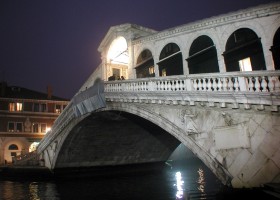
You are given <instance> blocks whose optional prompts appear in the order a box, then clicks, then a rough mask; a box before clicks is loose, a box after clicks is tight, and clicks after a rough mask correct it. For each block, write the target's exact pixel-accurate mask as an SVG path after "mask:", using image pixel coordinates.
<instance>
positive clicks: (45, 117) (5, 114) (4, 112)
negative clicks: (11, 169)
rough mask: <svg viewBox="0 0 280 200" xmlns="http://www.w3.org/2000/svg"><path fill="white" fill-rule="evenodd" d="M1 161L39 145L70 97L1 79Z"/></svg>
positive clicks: (29, 150)
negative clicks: (13, 84) (28, 87)
mask: <svg viewBox="0 0 280 200" xmlns="http://www.w3.org/2000/svg"><path fill="white" fill-rule="evenodd" d="M0 89H1V93H0V165H5V164H9V163H12V162H13V157H16V156H19V155H24V154H26V153H28V152H31V151H34V150H35V149H36V144H37V143H38V142H40V140H41V139H42V138H43V137H44V135H45V134H46V133H47V132H48V130H50V129H51V127H52V125H53V123H54V121H55V120H56V118H57V117H58V116H59V114H60V113H61V112H62V111H63V110H64V109H65V107H66V106H67V104H68V103H69V100H68V99H65V98H60V97H57V96H53V95H52V89H51V87H48V88H47V93H41V92H37V91H34V90H30V89H26V88H23V87H18V86H8V84H7V83H6V82H1V83H0Z"/></svg>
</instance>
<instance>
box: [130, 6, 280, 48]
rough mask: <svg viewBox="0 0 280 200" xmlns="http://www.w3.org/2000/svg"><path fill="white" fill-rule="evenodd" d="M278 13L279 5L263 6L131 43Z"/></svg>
mask: <svg viewBox="0 0 280 200" xmlns="http://www.w3.org/2000/svg"><path fill="white" fill-rule="evenodd" d="M279 13H280V3H271V4H264V5H260V6H257V7H252V8H248V9H243V10H239V11H236V12H231V13H227V14H223V15H219V16H214V17H211V18H208V19H203V20H199V21H196V22H192V23H189V24H185V25H182V26H178V27H174V28H170V29H167V30H164V31H161V32H158V33H155V34H152V35H150V36H147V37H142V38H139V39H137V40H134V41H133V42H132V44H133V45H136V44H141V43H144V42H147V41H151V40H159V39H162V38H167V37H169V36H171V35H172V36H174V35H176V34H178V35H179V34H183V33H184V34H186V33H190V32H193V31H197V30H203V29H209V28H212V27H217V26H223V25H225V24H229V23H233V22H238V21H244V20H248V19H252V18H260V17H266V16H271V15H275V14H279Z"/></svg>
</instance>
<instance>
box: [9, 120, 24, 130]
mask: <svg viewBox="0 0 280 200" xmlns="http://www.w3.org/2000/svg"><path fill="white" fill-rule="evenodd" d="M22 130H23V123H22V122H8V131H9V132H22Z"/></svg>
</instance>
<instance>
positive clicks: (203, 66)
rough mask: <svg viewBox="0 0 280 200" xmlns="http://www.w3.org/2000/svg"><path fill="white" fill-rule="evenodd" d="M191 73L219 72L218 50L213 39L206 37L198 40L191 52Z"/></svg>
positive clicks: (192, 46) (203, 36) (189, 59)
mask: <svg viewBox="0 0 280 200" xmlns="http://www.w3.org/2000/svg"><path fill="white" fill-rule="evenodd" d="M186 60H187V61H188V66H189V73H190V74H198V73H212V72H219V64H218V59H217V50H216V47H215V45H214V43H213V41H212V39H211V38H210V37H208V36H206V35H202V36H199V37H198V38H196V39H195V40H194V41H193V43H192V45H191V47H190V51H189V57H188V58H187V59H186Z"/></svg>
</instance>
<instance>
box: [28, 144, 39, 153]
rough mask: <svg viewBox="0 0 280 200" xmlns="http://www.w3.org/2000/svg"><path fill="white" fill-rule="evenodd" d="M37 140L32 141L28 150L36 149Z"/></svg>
mask: <svg viewBox="0 0 280 200" xmlns="http://www.w3.org/2000/svg"><path fill="white" fill-rule="evenodd" d="M38 144H39V142H33V143H32V144H31V145H30V147H29V152H32V151H35V150H36V149H37V146H38Z"/></svg>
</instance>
